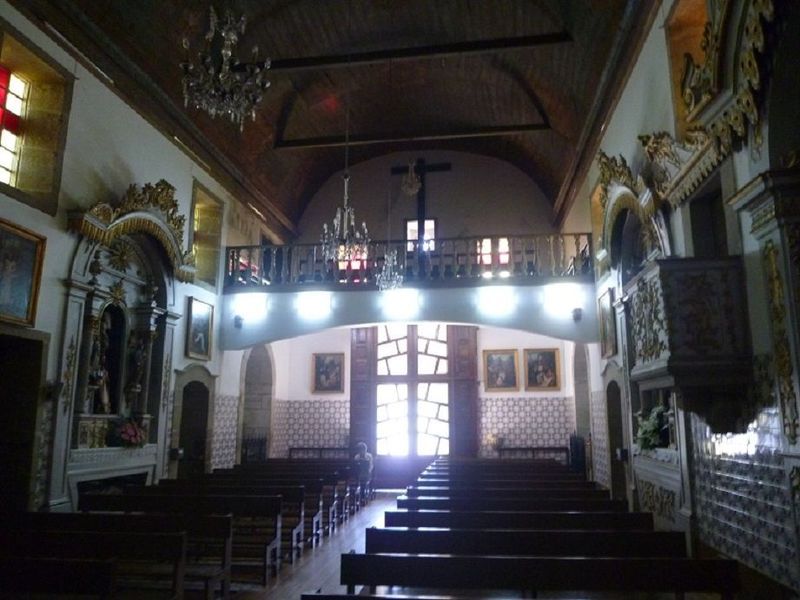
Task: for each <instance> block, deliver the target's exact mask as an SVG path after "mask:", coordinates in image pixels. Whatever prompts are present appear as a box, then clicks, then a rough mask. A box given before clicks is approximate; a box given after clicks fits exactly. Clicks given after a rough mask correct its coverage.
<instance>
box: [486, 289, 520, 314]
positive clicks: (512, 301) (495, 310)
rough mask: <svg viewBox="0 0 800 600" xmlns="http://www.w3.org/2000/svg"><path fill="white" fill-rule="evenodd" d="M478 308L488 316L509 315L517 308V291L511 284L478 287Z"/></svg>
mask: <svg viewBox="0 0 800 600" xmlns="http://www.w3.org/2000/svg"><path fill="white" fill-rule="evenodd" d="M477 298H478V310H479V311H480V312H482V313H483V314H485V315H486V316H488V317H507V316H508V315H510V314H512V313H513V312H514V310H516V308H517V292H516V290H515V289H514V288H513V287H510V286H505V285H504V286H492V287H485V288H479V289H478V297H477Z"/></svg>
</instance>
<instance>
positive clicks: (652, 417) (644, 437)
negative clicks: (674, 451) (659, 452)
mask: <svg viewBox="0 0 800 600" xmlns="http://www.w3.org/2000/svg"><path fill="white" fill-rule="evenodd" d="M666 412H667V408H666V407H665V406H664V405H663V404H657V405H656V406H654V407H653V409H652V410H651V411H650V414H649V415H648V416H647V417H646V418H645V417H642V411H641V410H640V411H639V412H637V413H636V420H637V423H638V429H637V432H636V443H638V444H639V448H641V449H642V450H652V449H653V448H658V447H660V446H663V445H664V433H665V430H666V429H667V428H668V427H669V424H668V423H667V419H666Z"/></svg>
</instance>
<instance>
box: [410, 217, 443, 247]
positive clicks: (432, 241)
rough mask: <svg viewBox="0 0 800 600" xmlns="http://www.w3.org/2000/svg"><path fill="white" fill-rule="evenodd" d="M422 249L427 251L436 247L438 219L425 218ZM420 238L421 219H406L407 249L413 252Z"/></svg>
mask: <svg viewBox="0 0 800 600" xmlns="http://www.w3.org/2000/svg"><path fill="white" fill-rule="evenodd" d="M424 227H425V230H424V231H423V232H422V233H423V239H424V240H425V241H424V242H423V243H422V250H424V251H425V252H428V251H431V250H435V249H436V219H425V223H424ZM418 240H419V221H417V220H416V219H410V220H408V221H406V251H408V252H413V251H414V248H416V243H417V241H418Z"/></svg>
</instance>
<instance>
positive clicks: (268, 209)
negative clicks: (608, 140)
mask: <svg viewBox="0 0 800 600" xmlns="http://www.w3.org/2000/svg"><path fill="white" fill-rule="evenodd" d="M12 3H13V4H14V5H15V6H16V7H18V8H19V9H21V10H23V11H25V12H26V13H27V14H28V15H29V16H31V17H32V18H34V19H35V20H38V21H39V22H40V23H41V24H42V26H43V27H44V28H45V30H49V31H51V32H53V33H54V36H55V37H56V39H57V40H58V41H59V42H60V43H62V44H63V45H65V46H66V47H69V48H70V49H77V50H78V51H79V52H80V54H81V55H82V56H83V57H85V58H86V59H88V60H87V61H86V62H87V63H89V64H90V65H91V66H92V67H93V68H96V69H97V70H98V71H99V72H100V74H101V76H104V77H106V78H107V79H108V80H109V81H111V82H112V83H113V86H114V87H115V88H116V89H117V91H118V92H119V93H120V94H121V95H122V96H123V97H124V98H125V99H126V100H127V101H128V102H129V103H130V104H131V105H133V106H134V107H136V108H137V109H138V110H140V111H141V112H142V114H144V115H145V116H147V117H148V118H150V119H151V120H152V121H153V122H155V123H156V124H157V126H159V127H160V128H161V129H162V130H164V131H165V132H166V133H167V134H168V135H171V136H174V137H175V138H176V139H177V140H179V142H180V143H181V144H183V145H185V146H186V147H187V148H188V149H189V151H190V152H192V153H194V154H195V155H196V157H197V158H199V159H200V160H201V161H202V162H204V163H206V164H207V165H208V166H209V168H210V169H211V170H212V171H213V172H215V174H217V175H218V176H220V178H221V179H222V180H223V181H224V182H226V183H227V184H229V186H230V187H231V189H232V191H233V192H234V193H235V194H236V195H237V196H239V197H240V198H241V199H242V200H243V201H244V202H246V203H249V204H251V205H252V206H254V207H256V208H257V209H258V210H259V211H260V212H262V213H263V214H265V215H267V219H268V222H269V225H270V226H271V229H272V230H273V231H274V232H276V233H277V234H278V236H279V237H282V238H284V239H288V238H290V237H291V236H292V234H293V233H294V232H295V231H296V224H297V223H298V221H299V219H300V217H301V216H302V214H303V211H304V210H305V207H306V206H307V204H308V202H309V200H310V199H311V197H312V196H313V194H314V193H315V192H316V191H317V189H318V188H319V186H320V185H321V184H322V183H323V182H324V181H325V180H327V179H328V178H329V177H330V176H331V175H332V174H333V173H335V172H336V171H338V170H340V169H341V168H342V166H343V162H344V150H343V147H342V145H341V141H342V139H343V138H344V130H345V122H346V113H347V112H348V110H349V119H350V139H351V146H350V161H351V164H354V163H357V162H359V161H362V160H367V159H369V158H372V157H375V156H379V155H382V154H385V153H388V152H393V151H396V150H409V149H413V150H424V149H447V150H462V151H467V152H474V153H478V154H484V155H488V156H491V157H495V158H499V159H502V160H505V161H508V162H510V163H512V164H514V165H515V166H517V167H518V168H520V169H521V170H522V171H523V172H525V173H526V174H528V176H530V177H531V178H532V179H533V180H534V181H535V182H536V183H537V184H538V185H539V186H540V188H541V189H542V190H543V192H544V193H545V195H546V196H547V197H548V198H549V199H550V200H551V202H552V204H553V221H554V222H555V223H558V221H559V219H561V218H563V216H564V214H565V210H566V209H567V208H568V206H569V203H570V201H571V196H570V195H571V194H572V193H574V190H573V189H571V187H570V184H571V183H572V182H573V181H574V178H575V174H576V173H577V172H578V171H579V170H580V168H581V165H582V164H583V165H584V166H585V165H586V164H587V159H588V160H590V158H591V155H593V154H594V149H593V148H592V146H591V140H592V139H593V137H595V138H596V136H597V133H598V132H599V130H600V128H601V127H602V120H603V119H604V111H606V112H607V110H608V108H609V106H610V102H611V101H612V100H613V96H614V94H615V93H616V90H617V89H619V86H620V83H621V81H622V78H623V77H624V74H623V73H624V71H625V68H626V64H625V60H626V57H629V56H630V54H631V53H632V48H633V47H635V44H636V39H637V35H638V36H639V37H640V38H641V35H642V34H641V32H642V31H644V30H645V29H646V23H647V22H648V20H649V19H651V18H652V15H653V12H654V10H655V8H654V7H655V6H657V4H658V3H657V2H654V1H653V2H648V1H647V0H225V2H219V1H217V2H213V4H214V6H215V8H216V10H217V12H218V13H219V14H220V15H222V14H224V11H225V10H226V9H227V8H229V7H230V8H231V9H232V11H233V13H234V14H235V15H239V14H244V15H245V16H246V17H247V28H246V32H245V34H244V36H243V37H242V39H241V41H240V43H239V47H238V52H237V54H238V56H240V57H241V58H242V60H249V58H250V50H251V48H252V47H253V45H255V44H257V45H258V47H259V50H260V54H261V56H268V57H270V58H271V59H272V61H273V69H271V71H270V73H269V75H268V78H269V80H270V81H271V83H272V85H271V87H270V88H269V89H268V90H267V91H266V92H265V94H264V99H263V101H262V103H261V105H260V107H259V109H258V113H257V117H256V121H255V122H250V121H248V122H246V123H245V126H244V131H243V132H240V131H239V127H238V126H236V125H234V124H232V123H230V121H228V120H227V119H225V118H221V117H217V118H216V119H212V118H211V117H209V116H208V115H207V114H205V113H203V112H201V111H199V110H197V109H195V108H193V107H191V106H190V107H188V108H185V107H184V103H183V97H182V92H181V70H180V68H179V63H180V62H181V61H182V60H184V59H185V58H186V53H185V51H184V50H183V48H182V44H181V42H182V39H183V38H184V37H186V38H187V39H188V40H189V41H190V44H191V46H192V48H194V49H196V48H199V47H200V46H201V43H202V38H203V36H204V35H205V33H206V31H207V28H208V22H209V20H208V12H209V5H210V3H209V2H208V1H206V0H169V1H164V0H12ZM639 43H640V42H639ZM412 140H413V141H412Z"/></svg>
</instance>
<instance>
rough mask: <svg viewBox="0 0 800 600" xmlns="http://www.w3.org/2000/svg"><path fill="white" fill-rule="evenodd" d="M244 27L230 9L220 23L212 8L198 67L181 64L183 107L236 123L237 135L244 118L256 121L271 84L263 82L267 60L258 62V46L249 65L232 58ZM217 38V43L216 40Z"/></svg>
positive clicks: (268, 61)
mask: <svg viewBox="0 0 800 600" xmlns="http://www.w3.org/2000/svg"><path fill="white" fill-rule="evenodd" d="M246 24H247V19H246V17H245V16H244V15H242V17H241V18H240V19H239V20H238V21H237V20H235V19H234V18H233V14H232V13H231V11H230V9H227V10H226V11H225V19H224V20H223V21H222V22H220V21H219V19H218V18H217V13H216V12H215V11H214V7H213V6H212V7H211V9H210V16H209V26H208V32H207V33H206V35H205V48H204V49H203V50H202V51H200V52H198V53H197V58H198V59H199V64H197V65H195V64H193V63H191V62H189V60H187V61H186V62H182V63H181V64H180V66H181V69H182V70H183V80H182V84H183V103H184V106H188V105H189V104H192V105H194V107H195V108H200V109H203V110H205V111H206V112H207V113H208V114H210V115H211V117H212V118H214V117H216V116H217V115H227V116H228V117H229V118H230V120H231V121H232V122H233V123H238V125H239V131H242V129H243V128H244V119H245V118H246V117H248V116H249V117H251V118H252V119H253V120H255V118H256V106H257V105H258V103H259V102H261V97H262V93H263V92H264V90H266V89H267V88H268V87H269V84H270V82H269V81H267V80H266V71H267V69H269V67H270V60H269V59H265V60H259V59H258V46H254V47H253V58H252V62H240V61H239V59H238V58H236V56H235V55H234V52H235V50H236V45H237V44H238V43H239V36H240V35H244V28H245V25H246ZM217 34H219V40H218V41H216V40H215V38H216V37H217ZM183 47H184V49H185V50H187V52H188V50H189V40H188V39H187V38H183ZM214 51H216V54H215V53H213V52H214Z"/></svg>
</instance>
